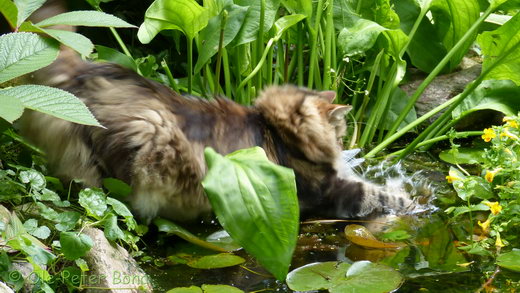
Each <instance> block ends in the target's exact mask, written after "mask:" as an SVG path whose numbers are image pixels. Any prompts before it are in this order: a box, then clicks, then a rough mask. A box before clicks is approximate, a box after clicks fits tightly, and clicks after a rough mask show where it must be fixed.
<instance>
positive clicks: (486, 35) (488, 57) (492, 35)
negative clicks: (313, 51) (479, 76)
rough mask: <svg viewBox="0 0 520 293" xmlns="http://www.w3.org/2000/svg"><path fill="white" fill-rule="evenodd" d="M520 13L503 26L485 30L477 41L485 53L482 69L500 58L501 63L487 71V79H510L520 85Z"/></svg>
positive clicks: (485, 68)
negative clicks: (489, 30) (488, 30)
mask: <svg viewBox="0 0 520 293" xmlns="http://www.w3.org/2000/svg"><path fill="white" fill-rule="evenodd" d="M519 27H520V13H517V14H516V15H515V16H514V17H513V18H511V20H509V21H508V22H506V23H505V24H504V25H503V26H501V27H499V28H498V29H496V30H494V31H491V32H483V33H482V34H481V35H480V36H479V37H478V38H477V41H478V43H479V45H480V47H481V48H482V53H483V54H484V62H483V64H482V71H483V72H486V71H487V70H488V68H489V66H490V65H491V64H493V63H495V60H496V59H497V58H499V60H500V63H499V64H498V66H496V67H495V68H493V69H492V70H491V72H489V73H487V75H486V79H497V80H501V79H506V80H507V79H509V80H512V81H513V82H514V83H515V84H516V85H520V31H519V30H518V28H519Z"/></svg>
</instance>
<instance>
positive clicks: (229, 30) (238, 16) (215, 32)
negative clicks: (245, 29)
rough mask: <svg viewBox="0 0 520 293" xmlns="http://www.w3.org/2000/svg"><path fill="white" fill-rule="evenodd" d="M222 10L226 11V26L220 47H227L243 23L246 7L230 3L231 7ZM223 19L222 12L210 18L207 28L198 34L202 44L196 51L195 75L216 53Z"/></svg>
mask: <svg viewBox="0 0 520 293" xmlns="http://www.w3.org/2000/svg"><path fill="white" fill-rule="evenodd" d="M224 9H225V11H226V13H225V14H226V22H225V23H226V26H225V27H224V39H223V42H222V47H225V46H227V45H228V44H229V43H230V42H231V41H233V39H234V38H235V37H236V36H237V34H238V32H239V31H240V28H241V27H242V24H243V23H244V18H245V16H246V14H247V10H248V7H243V6H239V5H235V4H233V3H231V5H229V6H226V7H224ZM223 17H224V12H222V13H221V14H220V15H217V16H214V17H212V18H211V19H210V20H209V22H208V26H206V27H205V28H204V29H203V30H202V31H201V32H200V36H199V39H200V40H202V44H201V46H200V47H199V50H198V52H199V58H198V59H197V63H196V64H195V73H196V72H198V71H199V70H200V69H201V68H202V66H204V64H206V62H208V60H209V59H210V58H211V57H212V56H213V55H215V54H216V53H217V51H218V46H219V43H220V31H221V27H222V19H223Z"/></svg>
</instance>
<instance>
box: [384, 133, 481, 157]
mask: <svg viewBox="0 0 520 293" xmlns="http://www.w3.org/2000/svg"><path fill="white" fill-rule="evenodd" d="M482 134H484V132H483V131H464V132H457V133H455V134H454V136H455V138H465V137H468V136H479V135H482ZM449 138H450V136H448V135H441V136H437V137H434V138H430V139H428V140H425V141H423V142H421V143H419V144H417V148H419V147H423V146H428V145H431V144H434V143H436V142H439V141H443V140H446V139H449ZM403 152H404V149H402V150H398V151H396V152H393V153H391V154H388V155H386V156H385V157H387V158H388V157H393V156H397V155H399V154H401V153H403Z"/></svg>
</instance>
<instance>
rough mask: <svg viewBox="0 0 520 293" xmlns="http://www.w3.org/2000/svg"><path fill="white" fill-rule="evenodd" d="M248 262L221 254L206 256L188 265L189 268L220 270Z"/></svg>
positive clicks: (234, 256) (235, 256) (230, 255)
mask: <svg viewBox="0 0 520 293" xmlns="http://www.w3.org/2000/svg"><path fill="white" fill-rule="evenodd" d="M245 261H246V260H245V259H243V258H241V257H240V256H238V255H234V254H231V253H219V254H213V255H205V256H202V257H200V258H196V259H193V260H191V261H189V262H188V263H186V265H188V266H189V267H192V268H196V269H219V268H226V267H232V266H236V265H239V264H242V263H244V262H245Z"/></svg>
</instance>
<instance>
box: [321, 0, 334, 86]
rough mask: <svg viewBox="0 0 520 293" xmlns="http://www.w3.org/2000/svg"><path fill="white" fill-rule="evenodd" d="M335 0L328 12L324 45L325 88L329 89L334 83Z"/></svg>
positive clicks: (330, 0)
mask: <svg viewBox="0 0 520 293" xmlns="http://www.w3.org/2000/svg"><path fill="white" fill-rule="evenodd" d="M333 4H334V3H333V0H329V2H328V6H327V12H326V21H327V22H326V27H325V46H324V47H323V54H324V56H323V89H325V90H326V89H329V88H330V86H331V83H332V78H331V62H332V61H331V59H332V50H335V48H333V47H332V38H333V35H334V18H333V11H332V8H333V7H334V5H333Z"/></svg>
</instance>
